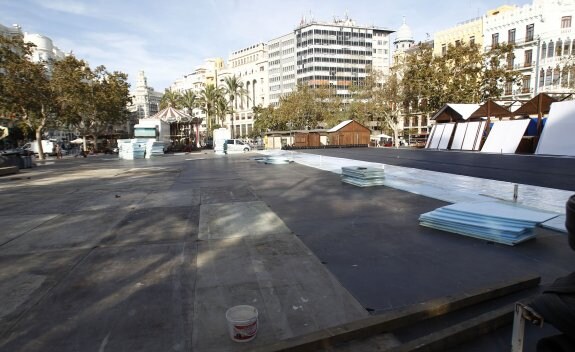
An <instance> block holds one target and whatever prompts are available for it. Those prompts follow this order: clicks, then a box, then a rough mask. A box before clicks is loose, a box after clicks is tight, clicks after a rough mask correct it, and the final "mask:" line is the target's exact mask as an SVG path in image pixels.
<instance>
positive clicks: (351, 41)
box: [268, 17, 393, 106]
mask: <svg viewBox="0 0 575 352" xmlns="http://www.w3.org/2000/svg"><path fill="white" fill-rule="evenodd" d="M391 33H393V31H391V30H387V29H382V28H377V27H374V26H360V25H356V24H355V22H354V21H353V20H351V19H349V18H347V17H346V18H345V19H343V20H340V19H334V21H333V22H318V21H315V20H305V19H303V20H302V21H301V23H300V24H299V26H298V27H297V28H296V29H295V30H294V31H293V32H290V33H288V34H286V35H283V36H281V37H279V38H276V39H273V40H270V41H269V42H268V60H269V61H268V67H269V71H268V74H269V94H270V98H269V99H270V100H269V101H270V104H271V105H273V106H277V105H278V103H279V99H280V97H281V96H282V95H285V94H288V93H290V92H292V91H293V90H294V89H295V88H296V85H298V84H304V85H309V86H311V87H314V88H317V87H328V88H330V89H332V90H333V94H335V95H337V96H339V97H342V98H349V97H350V90H349V89H350V87H351V86H352V85H354V84H360V83H361V82H362V81H363V80H364V79H365V77H366V76H367V75H368V74H369V72H370V71H371V70H377V71H380V72H382V73H383V74H388V73H389V68H390V66H391V43H390V39H389V35H390V34H391Z"/></svg>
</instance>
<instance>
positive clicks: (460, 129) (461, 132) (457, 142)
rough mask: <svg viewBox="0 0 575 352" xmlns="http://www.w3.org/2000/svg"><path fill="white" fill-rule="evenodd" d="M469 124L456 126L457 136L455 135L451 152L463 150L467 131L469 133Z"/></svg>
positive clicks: (462, 123)
mask: <svg viewBox="0 0 575 352" xmlns="http://www.w3.org/2000/svg"><path fill="white" fill-rule="evenodd" d="M468 125H469V124H468V123H467V122H460V123H458V124H457V126H455V134H454V135H453V142H451V150H461V147H462V146H463V139H464V138H465V131H467V126H468Z"/></svg>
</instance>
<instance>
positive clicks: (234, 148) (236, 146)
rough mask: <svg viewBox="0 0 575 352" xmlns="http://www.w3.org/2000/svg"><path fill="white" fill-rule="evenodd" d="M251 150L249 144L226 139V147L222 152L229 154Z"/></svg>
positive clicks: (239, 140)
mask: <svg viewBox="0 0 575 352" xmlns="http://www.w3.org/2000/svg"><path fill="white" fill-rule="evenodd" d="M251 149H252V148H251V147H250V145H249V144H247V143H245V142H244V141H242V140H241V139H228V140H226V145H225V146H224V150H225V151H226V152H227V153H229V152H244V153H245V152H249V151H250V150H251Z"/></svg>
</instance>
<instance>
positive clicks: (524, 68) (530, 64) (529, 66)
mask: <svg viewBox="0 0 575 352" xmlns="http://www.w3.org/2000/svg"><path fill="white" fill-rule="evenodd" d="M533 66H535V62H524V63H521V64H514V65H513V67H512V68H508V69H513V70H516V71H531V69H532V68H533Z"/></svg>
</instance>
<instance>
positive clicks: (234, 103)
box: [224, 75, 249, 136]
mask: <svg viewBox="0 0 575 352" xmlns="http://www.w3.org/2000/svg"><path fill="white" fill-rule="evenodd" d="M224 84H225V85H226V86H225V88H224V90H225V93H226V95H227V96H228V99H229V101H230V111H229V113H230V114H231V120H232V136H234V135H235V132H234V108H235V109H236V110H237V108H238V100H239V99H242V98H243V97H247V98H248V99H249V96H248V91H247V90H246V89H244V84H243V82H242V81H240V79H239V78H238V77H237V76H236V75H233V76H228V77H225V78H224Z"/></svg>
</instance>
